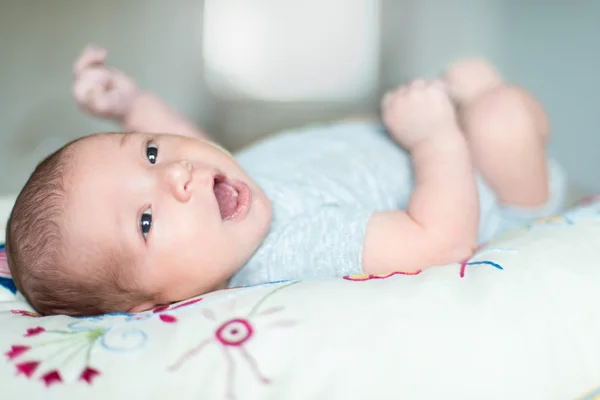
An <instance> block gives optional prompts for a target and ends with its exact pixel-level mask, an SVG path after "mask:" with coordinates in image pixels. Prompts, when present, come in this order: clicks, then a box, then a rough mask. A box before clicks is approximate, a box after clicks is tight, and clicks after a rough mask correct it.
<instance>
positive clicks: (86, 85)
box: [73, 70, 110, 103]
mask: <svg viewBox="0 0 600 400" xmlns="http://www.w3.org/2000/svg"><path fill="white" fill-rule="evenodd" d="M109 86H110V75H109V74H108V73H107V72H106V71H103V70H88V71H86V72H85V73H83V74H82V75H80V77H79V79H76V80H75V82H74V83H73V97H74V98H75V100H76V101H77V102H78V103H89V102H90V99H91V98H93V97H102V96H103V95H104V94H105V92H106V90H107V87H109Z"/></svg>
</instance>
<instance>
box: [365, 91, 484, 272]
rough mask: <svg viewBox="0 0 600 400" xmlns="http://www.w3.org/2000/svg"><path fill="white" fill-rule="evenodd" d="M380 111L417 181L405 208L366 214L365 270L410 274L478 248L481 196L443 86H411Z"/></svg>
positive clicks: (386, 100)
mask: <svg viewBox="0 0 600 400" xmlns="http://www.w3.org/2000/svg"><path fill="white" fill-rule="evenodd" d="M382 107H383V120H384V121H385V123H386V125H387V127H388V130H389V131H390V133H391V135H392V136H393V137H394V138H395V139H396V140H397V141H398V142H399V143H400V144H401V145H402V146H404V147H405V148H406V149H407V150H408V151H409V152H410V153H411V156H412V160H413V164H414V171H415V179H416V184H415V189H414V192H413V193H412V196H411V199H410V202H409V205H408V208H407V210H406V211H400V210H398V211H388V212H378V213H375V214H374V215H373V216H372V217H371V219H370V221H369V224H368V227H367V233H366V237H365V245H364V249H363V256H362V257H363V258H362V262H363V271H364V272H365V273H369V274H384V273H391V272H399V271H401V272H413V271H416V270H419V269H423V268H426V267H429V266H433V265H443V264H448V263H452V262H457V261H459V260H461V259H463V258H466V257H468V256H470V255H471V254H472V253H473V250H474V248H475V246H476V244H477V229H478V217H479V201H478V193H477V187H476V183H475V174H474V170H473V165H472V163H471V158H470V155H469V150H468V147H467V143H466V141H465V139H464V136H463V135H462V133H461V132H460V129H459V127H458V125H457V122H456V118H455V115H454V110H453V107H452V104H451V102H450V99H449V98H448V96H447V94H446V91H445V88H444V86H443V84H441V83H440V82H437V81H436V82H432V83H426V82H424V81H416V82H414V83H412V84H411V85H410V86H408V87H401V88H399V89H397V90H396V91H395V92H393V93H390V94H388V95H386V97H385V98H384V101H383V104H382Z"/></svg>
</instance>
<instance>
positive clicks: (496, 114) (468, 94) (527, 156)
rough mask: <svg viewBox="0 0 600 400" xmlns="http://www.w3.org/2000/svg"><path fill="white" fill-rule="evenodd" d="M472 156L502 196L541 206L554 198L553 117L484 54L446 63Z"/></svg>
mask: <svg viewBox="0 0 600 400" xmlns="http://www.w3.org/2000/svg"><path fill="white" fill-rule="evenodd" d="M445 80H446V82H447V84H448V86H449V90H450V93H451V95H452V97H453V99H454V101H455V102H456V105H457V107H458V112H459V120H460V122H461V124H462V127H463V130H464V132H465V134H466V136H467V140H468V142H469V146H470V149H471V154H472V157H473V162H474V163H475V166H476V168H477V169H478V171H479V172H480V173H481V175H482V176H483V178H484V180H485V181H486V182H487V184H488V185H489V186H490V187H491V189H492V190H493V191H494V192H495V194H496V197H497V199H498V201H499V202H500V203H502V204H504V205H508V206H516V207H539V206H541V205H543V204H545V203H546V202H547V201H548V199H549V187H548V170H547V169H548V167H547V159H546V141H547V139H548V136H549V123H548V118H547V116H546V113H545V112H544V110H543V108H542V107H541V105H540V104H539V103H538V102H537V101H536V100H535V99H534V98H533V97H532V96H531V95H530V94H528V93H527V92H525V91H524V90H522V89H521V88H518V87H515V86H511V85H508V84H506V83H504V82H503V80H502V78H501V77H500V76H499V75H498V74H497V73H496V71H495V70H494V69H493V68H492V67H491V66H490V65H488V64H487V63H486V62H484V61H482V60H465V61H461V62H458V63H457V64H454V65H453V66H451V67H450V68H448V69H447V71H446V74H445Z"/></svg>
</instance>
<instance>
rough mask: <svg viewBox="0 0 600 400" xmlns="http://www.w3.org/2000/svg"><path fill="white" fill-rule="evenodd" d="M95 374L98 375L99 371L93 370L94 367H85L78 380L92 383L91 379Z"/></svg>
mask: <svg viewBox="0 0 600 400" xmlns="http://www.w3.org/2000/svg"><path fill="white" fill-rule="evenodd" d="M97 376H100V371H98V370H95V369H94V368H90V367H87V368H86V369H85V370H84V371H83V372H82V373H81V376H80V377H79V380H82V381H86V382H87V383H88V384H89V385H91V384H92V381H93V380H94V378H96V377H97Z"/></svg>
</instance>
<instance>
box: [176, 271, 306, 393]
mask: <svg viewBox="0 0 600 400" xmlns="http://www.w3.org/2000/svg"><path fill="white" fill-rule="evenodd" d="M296 283H298V282H297V281H294V282H292V283H289V284H287V285H284V286H280V287H278V288H276V289H274V290H272V291H270V292H269V293H267V294H266V295H265V296H263V297H262V298H261V299H260V300H259V301H258V303H257V304H256V305H255V306H254V307H253V308H252V310H251V311H250V312H249V313H248V314H247V315H245V316H236V317H233V318H230V319H227V320H226V321H225V322H222V323H220V324H219V325H218V326H217V327H216V329H215V331H214V335H212V336H209V337H206V338H203V339H202V340H201V341H200V342H198V344H197V345H196V346H195V347H194V348H192V349H190V350H189V351H187V352H186V353H184V354H183V355H181V356H180V357H179V358H178V359H177V361H176V362H175V363H174V364H172V365H170V366H169V367H168V368H167V370H168V371H170V372H175V371H178V370H179V369H181V368H182V367H183V366H184V365H185V364H186V363H187V362H188V361H189V360H190V359H191V358H193V357H194V356H197V355H198V354H200V353H201V352H202V350H203V349H204V348H206V347H207V346H209V345H211V344H214V345H217V346H219V347H220V348H221V350H222V352H223V355H224V357H225V362H226V363H227V381H226V382H227V389H226V390H227V393H226V395H227V398H229V399H235V393H234V385H235V371H236V368H235V363H234V358H233V356H232V352H234V351H235V352H237V353H238V354H239V355H241V357H242V358H243V359H244V361H245V362H246V364H247V366H248V367H249V368H250V369H251V371H252V373H253V374H254V376H255V377H256V378H257V380H258V381H259V382H261V383H263V384H269V383H270V382H271V379H269V378H267V377H266V376H264V375H263V374H262V373H261V372H260V370H259V367H258V362H257V361H256V359H255V358H254V357H253V356H252V355H251V354H250V352H249V351H248V350H247V349H246V348H245V345H246V344H247V343H248V342H249V341H250V340H251V339H252V338H253V337H254V336H255V335H256V323H255V322H257V321H258V320H259V319H260V318H261V317H267V316H270V315H273V314H277V313H279V312H281V311H282V310H283V308H282V307H273V308H267V309H265V310H263V311H261V312H258V310H259V308H260V306H261V305H262V304H263V303H264V302H265V301H266V300H267V299H268V298H269V297H271V296H272V295H273V294H275V293H277V292H279V291H281V290H283V289H285V288H288V287H290V286H292V285H294V284H296ZM230 306H231V308H232V309H233V308H235V303H234V302H232V303H230ZM200 311H201V313H202V316H203V317H204V318H205V319H207V320H209V321H216V315H215V314H214V312H213V311H212V310H210V309H208V308H203V309H201V310H200ZM292 325H294V322H293V321H286V320H280V321H274V322H272V323H270V324H268V325H267V326H266V327H271V328H274V327H289V326H292ZM263 329H264V328H263Z"/></svg>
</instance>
